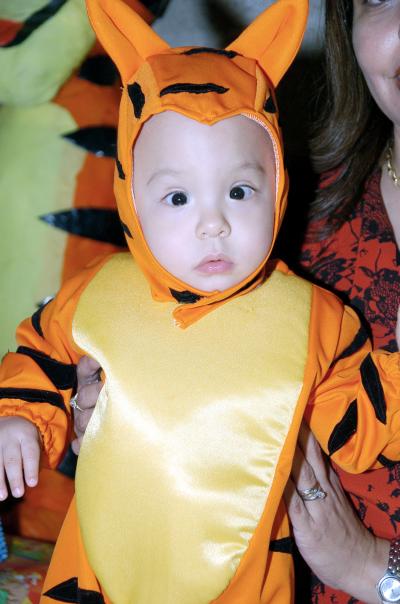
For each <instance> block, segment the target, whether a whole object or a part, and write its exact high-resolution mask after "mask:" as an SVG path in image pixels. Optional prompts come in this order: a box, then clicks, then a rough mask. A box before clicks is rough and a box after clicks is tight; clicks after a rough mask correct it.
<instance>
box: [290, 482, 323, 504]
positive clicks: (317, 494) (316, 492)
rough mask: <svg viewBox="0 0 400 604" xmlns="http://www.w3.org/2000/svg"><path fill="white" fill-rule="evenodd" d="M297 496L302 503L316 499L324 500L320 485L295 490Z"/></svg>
mask: <svg viewBox="0 0 400 604" xmlns="http://www.w3.org/2000/svg"><path fill="white" fill-rule="evenodd" d="M297 492H298V494H299V495H300V497H301V498H302V500H303V501H315V500H316V499H325V497H326V493H325V491H324V490H323V489H322V488H321V485H320V484H318V483H317V484H316V485H315V486H313V487H311V488H310V489H297Z"/></svg>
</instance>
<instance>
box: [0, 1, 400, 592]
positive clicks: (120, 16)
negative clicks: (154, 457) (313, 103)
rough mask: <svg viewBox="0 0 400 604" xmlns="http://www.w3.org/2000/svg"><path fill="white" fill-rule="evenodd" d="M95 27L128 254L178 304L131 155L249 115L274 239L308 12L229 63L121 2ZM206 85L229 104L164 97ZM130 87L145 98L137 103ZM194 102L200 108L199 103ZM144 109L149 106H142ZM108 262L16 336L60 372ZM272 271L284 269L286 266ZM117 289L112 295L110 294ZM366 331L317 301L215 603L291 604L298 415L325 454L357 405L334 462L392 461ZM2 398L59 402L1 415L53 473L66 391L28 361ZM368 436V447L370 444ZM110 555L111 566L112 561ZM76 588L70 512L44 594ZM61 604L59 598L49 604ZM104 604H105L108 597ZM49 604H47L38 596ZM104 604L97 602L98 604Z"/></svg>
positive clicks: (296, 13) (16, 362)
mask: <svg viewBox="0 0 400 604" xmlns="http://www.w3.org/2000/svg"><path fill="white" fill-rule="evenodd" d="M88 5H89V9H90V17H91V19H92V22H93V24H94V27H95V29H96V32H97V34H98V35H99V37H100V39H101V41H102V43H103V44H104V46H105V48H106V49H107V51H108V52H110V54H111V55H112V57H113V58H114V60H115V61H116V63H117V64H118V67H119V69H120V71H121V75H122V78H123V84H124V90H123V95H122V104H121V109H120V121H119V141H118V162H119V163H118V168H119V169H118V171H117V173H116V175H115V191H116V196H117V202H118V207H119V211H120V215H121V219H122V221H123V222H124V224H125V226H126V229H127V231H128V232H130V233H131V237H128V244H129V247H130V250H131V252H132V253H133V255H134V256H135V259H136V261H137V263H138V264H139V265H140V267H141V269H142V271H143V273H144V275H145V277H146V278H147V280H148V281H149V283H150V285H151V289H152V294H153V297H154V299H155V300H158V301H163V300H171V298H172V296H171V293H170V289H171V288H173V289H175V290H178V291H185V290H187V285H186V284H184V283H182V282H180V281H179V280H177V279H176V278H175V277H173V276H172V275H170V274H169V273H168V272H167V271H165V270H164V269H163V268H162V267H161V266H160V265H159V264H158V263H157V262H156V260H155V259H154V257H153V256H152V254H151V252H150V250H149V249H148V247H147V245H146V242H145V240H144V237H143V234H142V232H141V229H140V225H139V222H138V219H137V216H136V214H135V210H134V203H133V199H132V194H131V181H132V148H133V145H134V143H135V140H136V138H137V135H138V133H139V131H140V128H141V126H142V125H143V123H144V121H145V120H147V119H149V118H150V117H151V116H152V115H154V114H157V113H160V112H162V111H165V110H174V111H177V112H180V113H182V114H184V115H186V116H188V117H190V118H192V119H195V120H198V121H201V122H204V123H207V124H212V123H214V122H215V121H218V120H221V119H224V118H226V117H229V116H233V115H239V114H246V115H248V116H250V117H252V118H253V119H256V120H257V121H259V122H260V123H261V124H262V125H263V126H264V127H265V128H266V129H267V130H268V132H269V134H270V136H271V139H272V141H273V143H274V146H275V156H276V168H277V170H276V171H277V200H276V213H275V230H274V236H275V237H276V233H277V231H278V228H279V225H280V223H281V219H282V215H283V212H284V208H285V204H286V194H287V186H288V183H287V178H286V175H285V171H284V166H283V156H282V141H281V135H280V130H279V126H278V118H277V113H276V112H275V107H274V91H273V88H272V87H271V83H272V84H274V85H276V84H277V83H278V82H279V79H280V78H281V76H282V75H283V74H284V71H285V70H286V69H287V67H288V66H289V64H290V62H291V60H292V58H293V56H294V54H295V52H296V50H297V48H298V45H299V43H300V39H301V35H302V32H303V30H304V26H305V19H306V13H307V2H306V1H302V0H280V1H278V2H277V3H275V4H274V5H273V6H272V7H271V8H270V9H267V10H266V11H265V12H264V13H263V15H261V16H260V17H259V19H257V20H256V21H255V23H254V24H253V25H252V26H250V27H249V28H248V30H246V31H245V32H244V33H243V34H242V35H241V36H240V37H239V38H238V40H237V41H236V42H234V43H233V44H232V45H230V46H229V51H235V52H236V51H237V52H239V53H244V54H245V55H246V56H242V55H241V54H232V53H230V54H229V55H226V54H217V53H213V52H203V53H191V54H185V49H169V48H168V46H167V44H166V43H165V42H164V41H163V40H161V39H160V38H159V37H158V36H157V35H156V34H155V33H154V32H153V31H152V30H151V29H150V28H148V27H147V26H146V25H145V24H144V23H143V22H142V21H141V20H140V19H139V18H138V17H137V16H136V15H135V14H134V13H132V12H131V10H130V9H129V8H128V7H127V6H126V5H125V4H123V3H122V2H121V1H120V0H88ZM210 74H213V76H214V74H218V81H216V82H215V84H218V85H222V86H224V87H225V88H227V89H228V91H229V92H227V94H226V96H225V95H224V94H222V95H217V94H215V93H213V92H211V93H210V94H207V95H202V96H201V98H199V97H198V96H197V95H190V94H188V93H183V94H177V95H173V96H172V97H171V95H169V94H163V95H161V96H160V93H161V91H162V90H163V89H164V88H166V87H168V86H170V85H171V84H176V83H196V84H207V83H209V82H210ZM132 86H135V88H134V90H135V91H136V92H138V91H139V90H140V94H139V105H138V104H137V103H136V105H135V103H134V101H133V100H132V97H131V96H130V93H131V95H132V96H133V89H132ZM194 97H195V98H194ZM143 101H144V102H143ZM104 262H106V260H103V261H102V262H101V263H100V264H98V265H96V266H94V267H92V268H89V269H87V270H86V271H85V272H84V273H83V274H81V275H78V276H77V277H75V278H74V279H72V280H71V281H69V282H67V283H66V284H65V286H64V287H63V288H62V290H61V291H60V293H59V294H58V296H57V297H56V299H55V300H54V301H52V302H50V303H49V304H48V305H47V306H46V307H45V309H44V310H43V312H42V314H41V317H40V332H41V333H39V331H38V325H37V321H36V325H32V322H31V321H30V320H29V321H25V322H24V323H23V324H22V326H21V327H20V329H19V333H18V336H19V340H20V343H21V344H23V345H25V346H28V347H30V348H32V349H35V350H38V351H40V352H42V353H44V354H47V355H49V356H50V357H51V358H53V359H56V360H58V361H60V362H62V363H76V362H77V360H78V359H79V357H80V355H81V351H80V350H78V348H77V347H76V345H74V342H73V340H72V335H71V334H72V320H73V317H74V313H75V309H76V305H77V302H78V300H79V297H80V295H81V293H82V292H83V291H84V289H85V287H86V286H87V284H88V283H89V281H90V280H91V279H92V278H93V276H94V275H95V274H96V272H97V271H98V270H100V269H101V267H102V266H103V264H104ZM266 262H267V258H265V259H264V261H263V262H262V263H261V265H260V266H259V267H258V268H257V270H256V271H255V272H254V273H253V274H252V275H249V276H248V277H247V278H246V279H245V280H244V281H243V282H242V283H240V284H238V285H237V286H236V287H233V288H231V289H230V290H228V291H226V292H211V293H207V292H196V291H195V292H194V293H197V294H199V295H200V296H202V298H201V299H200V301H199V302H197V303H195V304H191V305H186V306H179V307H178V308H177V309H176V310H175V312H174V316H175V318H176V319H177V320H178V322H179V324H180V325H181V326H182V327H188V326H190V325H191V324H192V323H193V322H194V321H197V320H199V319H200V318H201V317H202V316H204V314H205V313H206V312H209V311H211V310H213V309H215V308H217V307H218V306H219V305H220V304H222V303H224V302H227V301H228V300H229V299H232V298H233V297H235V296H238V295H242V294H243V293H244V292H245V291H246V292H249V291H250V290H251V289H253V288H255V287H256V286H257V285H259V284H260V283H261V282H262V280H263V279H264V277H265V274H264V271H265V270H266V268H265V267H266ZM277 270H279V271H282V272H283V273H286V272H288V269H287V268H286V267H285V265H284V264H283V263H280V264H278V267H277ZM110 287H112V284H110ZM359 328H360V325H359V322H358V319H357V318H356V316H355V315H354V313H352V311H350V310H349V309H345V308H344V307H343V305H342V304H341V302H339V301H338V300H337V299H336V298H335V297H334V296H333V295H332V294H330V293H328V292H324V291H323V290H321V289H318V288H314V289H313V301H312V309H311V324H310V330H309V358H308V362H307V367H306V371H305V379H304V385H303V389H302V391H301V394H300V397H299V399H298V405H297V408H296V413H295V416H294V419H293V422H292V424H291V426H290V430H289V435H288V438H287V439H286V442H285V443H282V445H284V446H283V448H282V453H281V457H280V460H279V464H278V466H277V468H276V471H275V479H274V483H273V485H272V488H271V492H270V495H269V497H268V506H267V507H266V509H265V510H264V513H263V515H262V518H261V520H260V523H259V525H258V527H257V530H256V533H255V534H254V536H253V539H252V540H251V542H250V545H249V548H248V550H247V551H246V553H245V555H244V556H243V558H242V559H241V563H240V565H239V568H238V570H237V572H236V574H235V577H234V578H233V580H232V581H231V583H230V585H229V586H228V588H227V589H226V591H225V592H224V593H223V594H222V595H221V596H220V597H219V598H218V599H217V600H216V601H215V602H218V604H228V603H229V604H239V603H240V604H254V603H256V602H259V603H263V604H266V603H269V604H282V602H290V601H292V599H293V589H292V585H291V579H292V575H293V569H292V563H291V559H290V557H289V555H288V553H280V552H272V551H268V544H269V542H270V541H271V539H281V538H282V537H284V538H286V537H288V530H289V529H288V522H287V518H286V515H285V513H284V509H283V505H282V503H281V498H282V492H283V489H284V486H285V482H286V479H287V476H288V472H289V469H290V466H291V461H292V458H293V454H294V450H295V446H296V440H297V435H298V430H299V427H300V423H301V420H302V416H303V411H304V409H305V407H306V405H307V403H308V401H310V403H309V408H308V411H307V414H308V417H309V421H310V424H311V427H312V429H313V431H314V432H315V434H316V436H317V438H318V439H319V441H320V443H321V445H322V446H323V448H324V449H325V450H327V449H328V448H329V440H330V437H331V434H332V431H333V430H334V429H335V428H336V426H337V425H338V424H339V423H340V422H341V420H342V419H343V417H344V416H345V414H346V413H347V411H348V409H349V408H350V406H351V405H352V404H353V402H354V401H356V405H357V414H358V426H359V430H358V431H357V430H356V431H355V433H354V434H353V435H352V436H351V437H349V438H348V440H346V442H344V444H343V446H342V447H341V448H339V449H338V450H336V451H335V453H334V455H333V459H334V460H335V461H336V462H337V463H339V464H340V465H342V466H343V467H345V468H347V469H352V471H363V470H364V469H365V468H367V467H375V465H377V462H376V459H377V457H378V456H379V455H380V454H383V455H385V456H387V457H390V456H394V455H397V453H396V451H395V444H396V442H397V441H398V436H399V432H400V429H399V414H398V410H397V407H398V397H397V396H396V392H398V390H399V387H400V372H399V369H398V357H397V356H395V357H390V356H387V355H385V354H384V353H373V354H371V361H372V363H373V364H374V366H375V367H376V368H377V370H378V371H379V375H380V379H381V381H382V384H383V386H384V387H385V388H386V393H387V399H386V407H387V408H386V415H387V423H386V424H383V423H382V422H378V421H377V416H376V409H375V408H374V405H373V404H371V400H370V398H369V395H368V392H367V391H366V390H365V387H364V385H363V382H362V379H361V377H360V372H359V367H360V364H361V362H362V360H363V359H364V358H365V357H366V356H367V355H368V354H369V353H370V351H371V348H370V344H369V343H368V342H366V343H364V344H363V345H362V346H360V347H359V348H358V349H357V347H356V349H355V351H354V352H353V353H351V354H348V355H347V356H346V355H345V356H344V357H343V358H342V359H341V358H339V357H340V355H341V354H342V352H343V351H345V350H346V349H347V348H348V347H349V346H350V345H351V344H352V343H353V342H354V340H355V337H356V335H357V333H358V331H359ZM0 385H1V387H3V388H4V387H11V388H26V389H28V388H36V389H38V390H42V391H47V392H52V393H54V394H58V395H60V396H61V397H62V401H63V405H65V407H66V409H67V413H66V412H65V410H64V409H63V405H61V406H60V405H54V404H51V403H46V402H41V403H34V402H33V403H29V404H27V403H26V401H24V400H23V399H21V400H17V401H16V400H11V399H10V400H7V399H5V400H4V402H3V404H2V407H1V413H2V414H3V415H13V414H18V415H21V416H23V417H26V418H28V419H30V420H31V421H34V422H35V423H36V425H37V426H38V427H39V429H40V432H41V434H42V438H43V443H44V448H45V452H46V454H47V456H48V458H49V461H50V464H52V465H54V464H55V463H57V461H58V460H59V458H60V455H61V453H62V450H63V447H64V445H65V442H66V436H67V435H68V430H69V429H70V421H69V415H68V405H69V397H70V395H71V390H69V391H68V390H66V391H60V390H57V388H56V387H55V386H54V384H53V383H52V382H51V380H50V379H49V378H48V377H47V376H46V375H44V374H43V372H40V371H39V370H38V368H37V365H36V364H35V362H34V361H33V360H32V359H31V358H29V357H26V356H24V355H12V354H9V355H7V356H6V358H5V360H4V363H3V365H2V368H1V370H0ZM366 435H367V436H366ZM104 555H107V553H106V552H105V553H104ZM72 577H77V579H78V581H77V589H85V590H89V591H94V592H96V593H99V592H101V586H100V585H99V584H98V582H97V581H96V578H95V577H94V575H93V572H92V570H91V569H90V567H89V565H88V562H87V560H86V556H85V552H84V550H83V546H82V543H81V541H80V536H79V529H78V526H77V521H76V515H75V506H74V504H72V507H71V510H70V513H69V515H68V517H67V519H66V522H65V525H64V528H63V530H62V533H61V536H60V540H59V542H58V544H57V547H56V550H55V555H54V558H53V562H52V564H51V567H50V571H49V576H48V579H47V582H46V588H53V587H55V586H56V585H57V584H59V583H62V582H63V581H70V580H71V578H72ZM54 599H57V598H53V601H54ZM104 600H105V601H106V602H107V598H106V596H104ZM42 601H43V603H45V602H48V601H49V598H48V597H46V596H43V600H42ZM100 601H101V600H100Z"/></svg>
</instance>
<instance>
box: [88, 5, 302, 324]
mask: <svg viewBox="0 0 400 604" xmlns="http://www.w3.org/2000/svg"><path fill="white" fill-rule="evenodd" d="M87 8H88V14H89V18H90V21H91V23H92V26H93V28H94V30H95V32H96V34H97V36H98V38H99V39H100V41H101V43H102V44H103V46H104V48H105V49H106V51H107V52H108V53H109V54H110V56H111V58H112V59H113V60H114V62H115V63H116V65H117V67H118V69H119V71H120V74H121V78H122V84H123V90H122V99H121V107H120V116H119V126H118V150H117V159H116V164H117V169H116V172H115V181H114V190H115V195H116V199H117V205H118V210H119V214H120V218H121V221H122V225H123V228H124V231H125V234H126V238H127V242H128V246H129V249H130V250H131V252H132V254H133V256H134V257H135V259H136V261H137V263H138V265H139V266H140V268H141V270H142V271H143V273H144V275H145V276H146V278H147V279H148V281H149V283H150V287H151V292H152V295H153V298H154V299H155V300H159V301H171V300H174V299H175V300H177V301H178V302H179V303H180V305H179V306H177V307H176V308H175V310H174V312H173V314H174V317H175V319H176V321H177V323H178V325H179V326H181V327H187V326H188V325H190V324H191V323H193V322H194V321H196V320H197V319H199V318H200V317H201V316H203V315H204V314H205V313H207V312H209V311H210V310H212V309H213V308H216V307H217V306H218V305H220V304H221V303H223V302H225V301H227V300H229V299H231V298H232V297H235V296H238V295H241V294H243V293H245V292H248V291H250V290H251V289H253V288H254V287H256V286H257V285H259V284H260V283H261V282H262V281H263V280H264V279H265V277H266V263H267V260H268V256H269V253H268V254H267V256H266V257H265V259H264V260H263V262H262V263H261V264H260V266H258V267H257V269H256V270H255V271H254V272H253V273H252V274H251V275H249V276H248V277H247V278H246V279H244V280H243V281H242V282H241V283H239V284H237V285H235V286H234V287H231V288H230V289H228V290H225V291H222V292H221V291H214V292H204V291H201V290H197V289H195V288H193V287H190V286H188V285H187V284H185V283H183V282H182V281H180V280H179V279H177V278H176V277H174V276H173V275H171V274H170V273H169V272H168V271H166V270H165V269H164V268H163V267H162V266H161V265H160V264H159V262H158V261H157V260H156V259H155V257H154V256H153V255H152V253H151V251H150V249H149V248H148V246H147V243H146V241H145V238H144V236H143V233H142V230H141V226H140V223H139V220H138V217H137V215H136V210H135V204H134V201H133V196H132V174H133V166H132V149H133V147H134V145H135V141H136V139H137V137H138V135H139V133H140V130H141V127H142V126H143V124H144V123H145V122H146V121H147V120H148V119H149V118H151V117H152V116H153V115H156V114H158V113H161V112H163V111H175V112H177V113H181V114H183V115H185V116H186V117H188V118H191V119H194V120H197V121H199V122H202V123H204V124H209V125H212V124H214V123H215V122H218V121H220V120H222V119H226V118H228V117H232V116H235V115H244V116H247V117H249V118H251V119H254V120H255V121H257V122H258V123H259V124H260V125H262V126H263V127H264V128H265V129H266V130H267V131H268V133H269V136H270V137H271V140H272V143H273V147H274V152H275V160H276V208H275V223H274V234H273V242H274V241H275V239H276V235H277V232H278V229H279V226H280V224H281V222H282V217H283V213H284V210H285V206H286V199H287V188H288V179H287V175H286V172H285V168H284V163H283V144H282V137H281V132H280V128H279V125H278V112H277V105H276V101H275V92H274V90H275V88H276V86H277V85H278V83H279V81H280V80H281V78H282V76H283V75H284V74H285V72H286V71H287V69H288V67H289V66H290V64H291V63H292V61H293V59H294V57H295V55H296V53H297V51H298V48H299V46H300V43H301V40H302V37H303V34H304V30H305V26H306V21H307V14H308V0H278V1H277V2H275V3H274V4H273V5H272V6H270V7H269V8H267V9H266V10H265V11H264V12H263V13H261V15H259V17H258V18H257V19H256V20H255V21H254V22H253V23H252V24H251V25H249V27H247V29H245V31H244V32H243V33H242V34H241V35H240V36H239V37H238V38H237V39H236V40H235V41H234V42H232V44H230V45H229V46H228V47H227V48H226V49H225V50H217V49H211V48H202V47H184V48H170V47H169V45H168V44H167V43H166V42H165V41H164V40H162V39H161V38H160V37H159V36H158V35H157V34H156V33H155V32H154V31H153V30H152V29H151V28H150V27H149V26H148V25H147V24H146V23H145V22H144V21H143V20H142V19H141V17H140V16H139V15H138V14H136V13H135V12H134V11H133V10H132V9H131V8H130V7H129V6H127V4H125V3H124V2H122V0H87ZM272 246H273V244H272V245H271V249H272Z"/></svg>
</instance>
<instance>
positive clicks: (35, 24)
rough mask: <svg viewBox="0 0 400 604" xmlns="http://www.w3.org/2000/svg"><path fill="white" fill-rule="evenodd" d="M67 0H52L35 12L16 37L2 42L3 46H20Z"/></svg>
mask: <svg viewBox="0 0 400 604" xmlns="http://www.w3.org/2000/svg"><path fill="white" fill-rule="evenodd" d="M66 2H67V0H51V2H49V3H48V4H46V6H44V7H43V8H41V9H40V10H38V11H36V12H35V13H33V14H32V15H31V16H30V17H28V19H27V20H26V21H25V23H24V24H23V26H22V27H21V29H20V30H19V31H18V32H17V33H16V35H15V36H14V38H13V39H12V40H11V41H10V42H7V43H6V44H0V46H1V47H2V48H10V47H11V46H18V44H21V43H22V42H24V41H25V40H26V39H27V38H29V36H30V35H31V34H32V33H33V32H34V31H35V30H36V29H38V28H39V27H40V26H41V25H43V24H44V23H45V22H46V21H48V20H49V19H51V18H52V17H54V15H55V14H56V13H57V12H58V11H59V10H60V8H62V7H63V6H64V4H65V3H66Z"/></svg>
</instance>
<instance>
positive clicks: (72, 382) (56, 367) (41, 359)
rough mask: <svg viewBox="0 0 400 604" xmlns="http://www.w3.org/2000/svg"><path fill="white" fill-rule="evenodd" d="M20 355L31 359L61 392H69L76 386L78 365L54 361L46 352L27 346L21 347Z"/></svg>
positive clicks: (18, 350)
mask: <svg viewBox="0 0 400 604" xmlns="http://www.w3.org/2000/svg"><path fill="white" fill-rule="evenodd" d="M17 353H18V354H24V355H26V356H28V357H30V358H31V359H32V360H33V361H35V363H36V364H37V365H39V367H40V369H41V370H42V371H43V373H45V374H46V375H47V377H48V378H49V379H50V380H51V381H52V383H53V384H54V386H55V387H56V388H58V389H59V390H68V389H69V388H75V386H76V365H72V364H71V365H67V364H66V363H61V361H56V360H55V359H52V358H51V357H49V356H48V355H47V354H44V352H39V351H38V350H34V349H33V348H28V347H27V346H19V347H18V348H17Z"/></svg>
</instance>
